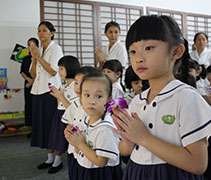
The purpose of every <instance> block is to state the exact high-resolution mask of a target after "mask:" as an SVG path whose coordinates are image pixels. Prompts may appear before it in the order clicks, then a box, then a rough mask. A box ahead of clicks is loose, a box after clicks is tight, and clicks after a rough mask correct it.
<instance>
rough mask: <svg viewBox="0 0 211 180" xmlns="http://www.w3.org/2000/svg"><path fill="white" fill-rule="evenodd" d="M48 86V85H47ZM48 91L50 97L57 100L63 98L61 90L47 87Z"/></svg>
mask: <svg viewBox="0 0 211 180" xmlns="http://www.w3.org/2000/svg"><path fill="white" fill-rule="evenodd" d="M48 84H50V83H48ZM48 87H49V89H50V90H51V93H50V94H51V95H52V96H54V97H55V98H57V99H61V98H62V97H63V91H62V89H61V88H59V89H57V88H56V87H55V86H51V85H50V86H48Z"/></svg>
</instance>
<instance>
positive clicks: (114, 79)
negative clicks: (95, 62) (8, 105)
mask: <svg viewBox="0 0 211 180" xmlns="http://www.w3.org/2000/svg"><path fill="white" fill-rule="evenodd" d="M103 73H104V74H105V75H107V76H108V77H109V78H110V79H111V81H112V84H113V83H115V82H117V79H118V78H119V76H120V74H121V73H120V72H118V73H115V72H114V71H112V70H110V69H107V68H105V69H103Z"/></svg>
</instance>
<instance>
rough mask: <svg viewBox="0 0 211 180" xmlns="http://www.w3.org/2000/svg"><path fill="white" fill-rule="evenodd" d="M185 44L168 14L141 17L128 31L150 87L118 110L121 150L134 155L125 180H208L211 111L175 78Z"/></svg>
mask: <svg viewBox="0 0 211 180" xmlns="http://www.w3.org/2000/svg"><path fill="white" fill-rule="evenodd" d="M183 43H184V39H183V37H182V33H181V31H180V29H179V27H178V25H177V23H176V21H175V20H173V19H172V18H171V17H169V16H156V15H151V16H141V17H140V18H139V19H138V20H137V21H136V22H135V23H134V24H133V25H132V26H131V28H130V30H129V31H128V34H127V38H126V47H127V49H129V54H130V57H131V63H132V67H133V70H134V71H135V73H136V74H137V75H138V76H139V77H140V78H141V79H148V80H149V83H150V89H148V90H146V91H144V92H142V93H141V94H140V96H136V97H135V98H134V100H133V101H132V102H131V104H130V106H129V111H126V110H124V109H120V108H116V109H113V112H114V114H113V118H114V122H115V124H116V126H117V128H118V129H117V130H115V132H117V133H118V134H120V135H121V136H122V139H121V142H120V143H119V149H120V152H121V153H122V154H123V155H129V154H131V156H130V161H129V162H128V164H127V167H126V169H125V172H124V177H123V179H133V180H139V179H142V180H149V179H150V180H157V179H162V180H165V179H166V180H167V179H168V180H169V179H171V180H178V179H188V180H190V179H203V176H201V175H200V174H203V172H204V171H205V170H206V167H207V159H208V158H207V142H206V138H207V137H209V136H210V133H211V126H210V124H211V121H210V118H211V111H210V107H209V106H208V104H207V103H206V102H205V101H204V99H203V98H202V97H201V96H200V95H199V94H198V93H197V92H196V90H195V89H194V88H193V87H191V86H188V85H186V84H184V83H182V82H181V81H179V80H176V79H175V78H174V75H173V67H174V63H175V61H176V60H177V59H179V58H180V57H181V56H182V54H183V52H184V49H185V48H184V45H183ZM199 107H200V108H199Z"/></svg>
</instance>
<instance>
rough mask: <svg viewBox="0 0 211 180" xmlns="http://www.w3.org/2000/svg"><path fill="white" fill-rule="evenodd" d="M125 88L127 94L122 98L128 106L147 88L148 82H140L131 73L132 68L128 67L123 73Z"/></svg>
mask: <svg viewBox="0 0 211 180" xmlns="http://www.w3.org/2000/svg"><path fill="white" fill-rule="evenodd" d="M125 86H126V88H127V89H128V90H129V92H128V93H126V94H125V97H124V98H125V100H126V101H127V103H128V104H130V102H131V101H132V99H133V98H134V97H135V95H137V94H140V93H141V92H142V91H145V90H146V89H148V88H149V82H148V80H141V79H140V78H139V77H138V76H137V75H136V73H135V72H134V71H133V68H132V66H129V67H128V68H127V69H126V72H125Z"/></svg>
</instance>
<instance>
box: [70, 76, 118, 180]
mask: <svg viewBox="0 0 211 180" xmlns="http://www.w3.org/2000/svg"><path fill="white" fill-rule="evenodd" d="M80 87H81V88H80V90H81V91H80V92H81V95H80V100H81V104H82V106H83V108H84V110H85V111H86V113H87V114H88V115H89V118H88V119H87V120H86V125H87V126H86V129H85V130H84V131H83V133H82V132H78V133H77V132H75V133H71V134H69V135H68V136H67V139H68V141H69V143H71V144H72V145H73V146H74V147H75V148H76V149H78V151H79V152H78V154H77V161H78V164H79V167H78V178H77V179H83V180H98V179H102V180H103V179H107V180H112V179H115V180H118V179H121V167H120V164H119V151H118V141H119V140H118V136H117V134H114V132H113V130H112V128H114V124H113V123H112V118H111V116H110V115H109V114H105V107H104V105H105V104H106V102H107V101H108V100H109V99H110V98H111V93H112V83H111V80H110V79H109V78H108V77H107V76H105V75H103V74H102V73H92V74H89V75H86V76H85V77H84V78H83V80H82V82H81V86H80Z"/></svg>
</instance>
